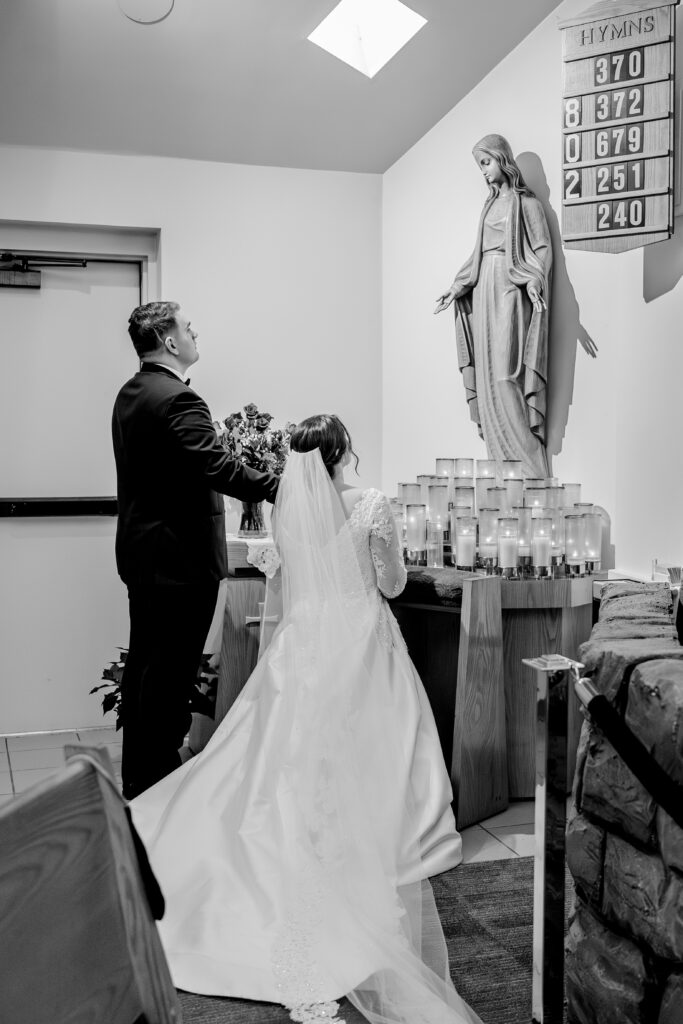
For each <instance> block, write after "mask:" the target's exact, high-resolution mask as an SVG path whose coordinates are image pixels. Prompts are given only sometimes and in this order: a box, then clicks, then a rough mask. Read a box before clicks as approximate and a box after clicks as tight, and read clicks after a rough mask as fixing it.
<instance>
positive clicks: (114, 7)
mask: <svg viewBox="0 0 683 1024" xmlns="http://www.w3.org/2000/svg"><path fill="white" fill-rule="evenodd" d="M336 2H337V0H175V8H174V10H173V11H172V13H171V14H170V15H169V17H168V18H167V19H166V20H164V21H162V22H160V23H158V24H155V25H140V24H136V23H134V22H132V21H129V20H128V19H127V18H125V17H124V16H123V14H122V13H121V11H120V10H119V7H118V4H117V0H0V144H5V145H26V146H41V147H55V148H60V149H79V150H95V151H103V152H109V153H111V152H115V153H135V154H148V155H156V156H169V157H187V158H191V159H197V160H219V161H224V162H229V163H247V164H264V165H271V166H281V167H308V168H314V169H328V170H343V171H369V172H383V171H385V170H386V169H387V168H388V167H390V166H391V165H392V164H393V163H394V162H395V161H396V160H397V159H398V158H399V157H400V156H402V154H403V153H405V152H406V150H408V149H409V148H410V147H411V146H412V145H413V144H414V143H415V142H417V140H418V139H420V138H421V137H422V136H423V135H424V134H425V132H427V131H428V130H429V129H430V128H431V127H432V126H433V125H434V124H436V122H437V121H439V120H440V119H441V118H442V117H443V116H444V114H446V113H447V112H448V111H449V110H450V109H451V108H452V107H453V106H455V104H456V103H458V101H459V100H460V99H461V98H462V97H463V96H465V95H466V93H468V92H469V91H470V90H471V89H472V88H473V87H474V86H475V85H476V84H477V83H478V82H479V81H481V79H482V78H483V77H484V76H485V75H486V74H487V73H488V72H489V71H490V70H491V69H492V68H493V67H495V65H496V64H497V63H499V61H500V60H501V59H502V58H503V57H504V56H505V54H507V53H508V52H509V51H510V50H511V49H513V48H514V47H515V46H516V45H517V44H518V43H519V42H520V41H521V40H522V39H523V38H524V37H525V36H526V35H527V34H528V33H529V32H530V31H531V30H532V29H533V28H535V26H536V25H537V24H538V23H539V22H540V21H541V20H542V19H543V18H544V17H546V16H547V15H548V14H549V13H550V12H551V11H552V10H553V9H554V8H555V7H557V6H558V2H557V0H467V2H466V0H406V2H407V4H408V6H410V7H412V8H413V9H414V10H415V11H417V12H418V13H419V14H421V15H423V17H425V18H426V19H427V24H426V25H425V26H424V27H423V28H422V29H421V30H420V31H419V32H418V33H417V35H416V36H415V37H414V38H413V39H412V40H411V41H410V42H409V43H408V44H407V46H406V47H405V48H404V49H403V50H402V51H401V52H400V53H399V54H398V56H396V57H395V58H394V59H393V60H391V61H390V62H389V64H388V65H387V66H386V67H385V68H383V69H382V70H381V71H380V72H379V73H378V74H377V75H376V77H375V78H374V79H368V78H366V77H365V76H364V75H362V74H360V73H359V72H358V71H355V70H354V69H352V68H350V67H348V66H347V65H345V64H343V63H342V62H341V61H339V60H337V59H336V58H334V57H332V56H330V55H329V54H328V53H325V52H324V51H323V50H321V49H320V48H319V47H317V46H314V45H313V44H312V43H310V42H308V40H307V38H306V37H307V36H308V34H309V33H310V32H311V31H312V30H313V29H314V28H315V27H316V25H317V24H318V23H319V22H320V21H321V20H322V19H323V18H324V17H325V16H326V15H327V14H328V13H329V12H330V11H331V10H332V8H333V7H334V6H335V5H336Z"/></svg>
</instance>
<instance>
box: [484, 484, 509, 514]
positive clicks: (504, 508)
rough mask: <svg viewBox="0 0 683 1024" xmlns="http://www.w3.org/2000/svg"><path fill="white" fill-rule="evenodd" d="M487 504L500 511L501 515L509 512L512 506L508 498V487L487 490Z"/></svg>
mask: <svg viewBox="0 0 683 1024" xmlns="http://www.w3.org/2000/svg"><path fill="white" fill-rule="evenodd" d="M486 504H487V505H488V506H489V508H494V507H495V508H497V509H500V514H501V515H504V514H505V513H506V512H509V511H510V509H511V508H512V506H511V504H510V499H509V498H508V491H507V487H488V488H487V489H486Z"/></svg>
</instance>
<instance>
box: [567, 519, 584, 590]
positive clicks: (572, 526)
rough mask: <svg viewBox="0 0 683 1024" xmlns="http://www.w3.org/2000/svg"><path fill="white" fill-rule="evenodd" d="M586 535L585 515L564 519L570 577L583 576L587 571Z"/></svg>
mask: <svg viewBox="0 0 683 1024" xmlns="http://www.w3.org/2000/svg"><path fill="white" fill-rule="evenodd" d="M584 534H585V525H584V518H583V515H574V514H569V515H566V516H565V517H564V547H565V562H566V564H567V571H568V572H569V574H570V576H583V574H584V572H585V571H586V561H585V556H584V548H585V542H584Z"/></svg>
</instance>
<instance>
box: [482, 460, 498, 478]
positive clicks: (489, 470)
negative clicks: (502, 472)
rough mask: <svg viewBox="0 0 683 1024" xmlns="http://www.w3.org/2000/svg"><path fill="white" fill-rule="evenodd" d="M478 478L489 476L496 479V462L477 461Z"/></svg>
mask: <svg viewBox="0 0 683 1024" xmlns="http://www.w3.org/2000/svg"><path fill="white" fill-rule="evenodd" d="M477 476H487V477H492V478H493V479H494V480H495V479H496V476H497V472H496V460H495V459H477Z"/></svg>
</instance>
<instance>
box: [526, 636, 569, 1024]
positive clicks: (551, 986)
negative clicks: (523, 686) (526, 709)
mask: <svg viewBox="0 0 683 1024" xmlns="http://www.w3.org/2000/svg"><path fill="white" fill-rule="evenodd" d="M524 664H525V665H529V667H530V668H533V669H534V671H535V673H536V794H535V813H534V833H535V837H536V844H535V853H534V931H533V987H532V995H531V1000H532V1004H531V1012H532V1021H533V1024H562V1017H563V1008H564V921H565V829H566V818H567V781H568V780H567V721H568V715H567V712H568V703H567V700H568V693H569V681H570V674H571V677H572V681H573V679H574V678H578V675H579V673H578V670H579V668H582V667H583V666H582V665H579V663H578V662H575V661H571V660H570V659H569V658H563V657H561V656H560V655H555V654H552V655H546V656H544V657H541V658H533V659H526V658H525V659H524Z"/></svg>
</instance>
